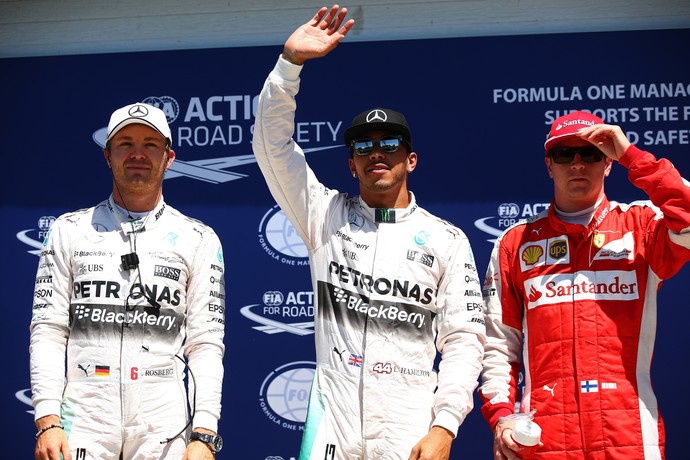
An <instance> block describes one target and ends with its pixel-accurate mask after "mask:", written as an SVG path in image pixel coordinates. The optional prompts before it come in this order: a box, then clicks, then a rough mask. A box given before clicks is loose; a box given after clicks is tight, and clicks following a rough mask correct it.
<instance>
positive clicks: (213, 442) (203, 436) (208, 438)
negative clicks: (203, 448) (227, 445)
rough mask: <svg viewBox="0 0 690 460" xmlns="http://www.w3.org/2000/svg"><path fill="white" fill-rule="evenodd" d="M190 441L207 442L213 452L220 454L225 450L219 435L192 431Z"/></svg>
mask: <svg viewBox="0 0 690 460" xmlns="http://www.w3.org/2000/svg"><path fill="white" fill-rule="evenodd" d="M189 440H190V441H201V442H205V443H206V444H208V445H209V447H211V450H213V452H220V450H221V449H222V448H223V438H221V437H220V435H219V434H208V433H200V432H198V431H192V434H191V436H189Z"/></svg>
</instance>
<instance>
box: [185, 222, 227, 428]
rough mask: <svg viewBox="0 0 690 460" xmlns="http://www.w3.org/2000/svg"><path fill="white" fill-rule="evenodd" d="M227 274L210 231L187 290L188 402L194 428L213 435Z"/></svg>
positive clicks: (217, 414) (220, 382) (217, 415)
mask: <svg viewBox="0 0 690 460" xmlns="http://www.w3.org/2000/svg"><path fill="white" fill-rule="evenodd" d="M224 271H225V265H224V260H223V251H222V247H221V243H220V240H219V239H218V236H217V235H216V234H215V232H213V231H212V230H211V229H210V228H208V227H207V228H206V231H204V232H203V237H202V239H201V244H200V245H199V247H198V248H197V250H196V255H195V258H194V262H193V267H192V275H191V277H190V280H189V285H188V286H187V302H188V303H187V318H186V328H187V331H186V332H187V338H186V342H185V355H186V356H187V360H188V365H189V369H190V371H191V373H192V375H193V378H189V381H190V385H189V393H190V395H189V400H190V404H194V403H196V404H195V405H194V409H195V410H194V420H193V425H192V427H193V428H197V427H201V428H206V429H209V430H213V431H218V420H219V419H220V410H221V394H222V390H223V355H224V352H225V346H224V344H223V338H224V335H225V305H226V298H225V277H224Z"/></svg>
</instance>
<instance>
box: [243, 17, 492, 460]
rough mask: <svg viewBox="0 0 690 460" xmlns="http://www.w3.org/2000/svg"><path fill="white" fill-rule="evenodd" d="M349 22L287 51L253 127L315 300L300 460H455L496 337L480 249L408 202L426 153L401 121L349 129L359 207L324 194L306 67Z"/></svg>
mask: <svg viewBox="0 0 690 460" xmlns="http://www.w3.org/2000/svg"><path fill="white" fill-rule="evenodd" d="M346 13H347V10H346V9H344V8H343V9H342V10H340V12H338V7H337V6H333V7H331V8H330V9H328V8H322V9H321V10H319V12H318V13H317V14H316V15H315V16H314V18H313V19H312V21H310V22H308V23H306V24H304V25H303V26H301V27H300V28H299V29H297V30H296V31H295V33H293V34H292V36H291V37H290V38H289V39H288V40H287V42H286V44H285V47H284V50H283V54H282V56H281V57H280V58H279V60H278V63H277V64H276V66H275V68H274V69H273V71H272V72H271V73H270V75H269V76H268V79H267V80H266V83H265V85H264V87H263V90H262V92H261V95H260V98H259V104H258V110H257V115H256V125H255V130H254V140H253V148H254V153H255V156H256V158H257V162H258V164H259V166H260V168H261V171H262V173H263V174H264V177H265V179H266V182H267V184H268V186H269V188H270V191H271V193H272V194H273V197H274V198H275V200H276V201H277V202H278V204H279V205H280V206H281V208H282V210H283V211H284V212H285V214H286V215H287V216H288V218H289V219H290V221H291V223H292V224H293V225H294V227H295V228H296V229H297V231H298V232H299V233H300V235H301V237H302V239H303V240H304V242H305V244H306V246H307V248H308V250H309V257H310V265H311V274H312V282H313V286H314V290H315V298H316V301H315V318H314V320H315V334H316V337H315V340H316V360H317V369H316V374H315V376H314V381H313V384H312V390H311V396H310V401H309V410H308V415H307V420H306V425H305V432H304V435H303V440H302V448H301V451H300V457H299V458H300V459H301V460H309V459H319V460H322V459H331V460H332V459H366V460H376V459H401V460H403V459H404V460H407V459H419V458H424V459H447V458H448V456H449V454H450V448H451V443H452V441H453V439H454V437H455V436H456V434H457V431H458V427H459V425H460V424H461V423H462V422H463V420H464V418H465V416H466V415H467V414H468V412H469V411H470V410H471V409H472V406H473V396H472V395H473V391H474V389H475V388H476V385H477V378H478V375H479V372H480V368H481V359H482V353H483V343H484V339H485V329H484V320H483V314H482V300H481V292H480V291H481V288H480V283H479V280H478V277H477V272H476V268H475V262H474V259H473V255H472V251H471V248H470V244H469V241H468V239H467V237H466V236H465V235H464V233H463V232H462V231H461V230H460V229H458V228H457V227H455V226H453V225H451V224H449V223H448V222H446V221H444V220H441V219H439V218H437V217H435V216H433V215H431V214H430V213H429V212H427V211H425V210H424V209H422V208H421V207H419V206H418V205H417V203H416V201H415V197H414V195H413V194H412V193H411V192H409V191H408V189H407V176H408V174H409V173H411V172H412V171H413V170H414V168H415V166H416V164H417V154H416V153H415V152H413V151H412V148H411V135H410V130H409V127H408V126H407V122H406V121H405V117H404V116H403V115H402V114H400V113H398V112H395V111H393V110H390V109H384V108H377V109H372V110H370V111H366V112H363V113H362V114H360V115H358V116H356V117H355V118H354V120H353V124H352V126H351V127H350V128H348V129H347V130H346V132H345V143H346V145H347V146H348V148H349V150H350V160H349V166H350V171H351V173H352V175H353V177H355V178H357V180H358V181H359V188H360V195H359V196H356V197H348V196H347V194H344V193H338V192H337V191H335V190H330V189H328V188H326V187H325V186H324V185H323V184H321V183H320V182H319V181H318V180H317V178H316V177H315V175H314V173H313V171H312V170H311V169H310V168H309V167H308V166H307V163H306V160H305V156H304V152H303V151H302V149H301V148H300V147H299V146H298V145H297V144H296V143H295V142H294V141H293V140H292V135H293V132H294V114H295V110H296V103H295V96H296V94H297V92H298V87H299V74H300V71H301V70H302V64H303V63H304V62H305V61H306V60H307V59H311V58H316V57H322V56H324V55H326V54H328V52H330V51H331V50H332V49H333V48H335V46H336V45H337V44H338V42H339V41H340V40H342V38H344V36H345V34H346V33H347V32H348V31H349V30H350V28H351V27H352V24H353V23H354V21H353V20H349V21H347V22H344V19H345V16H346ZM437 349H438V351H439V352H440V353H441V360H440V370H439V372H438V373H437V372H436V371H435V370H434V360H435V358H436V356H437Z"/></svg>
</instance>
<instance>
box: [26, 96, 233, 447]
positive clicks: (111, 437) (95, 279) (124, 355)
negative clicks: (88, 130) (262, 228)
mask: <svg viewBox="0 0 690 460" xmlns="http://www.w3.org/2000/svg"><path fill="white" fill-rule="evenodd" d="M171 142H172V138H171V135H170V129H169V127H168V124H167V121H166V118H165V115H164V114H163V112H162V111H161V110H160V109H157V108H155V107H152V106H149V105H146V104H141V103H137V104H132V105H128V106H126V107H123V108H121V109H118V110H117V111H115V112H114V113H113V114H112V117H111V121H110V124H109V127H108V135H107V144H106V147H105V150H104V155H105V158H106V161H107V163H108V166H109V167H110V168H111V170H112V174H113V193H112V195H111V196H110V197H109V199H107V200H105V201H103V202H102V203H100V204H98V205H97V206H95V207H92V208H89V209H83V210H79V211H75V212H70V213H67V214H64V215H62V216H60V217H59V218H58V219H56V221H55V222H54V223H53V225H52V227H51V229H50V231H49V234H48V236H47V237H46V239H45V241H44V243H43V246H44V247H43V250H42V251H41V255H40V261H39V266H38V272H37V276H36V285H35V291H34V301H33V314H32V319H31V328H30V330H31V338H30V354H31V358H30V359H31V388H32V393H33V397H32V400H33V406H34V408H35V420H36V427H37V428H38V433H37V435H36V455H35V456H36V459H41V460H48V459H50V460H53V459H55V460H57V459H60V458H61V455H62V457H64V459H65V460H68V459H100V460H104V459H112V460H118V459H120V460H127V459H132V460H133V459H141V460H143V459H147V460H150V459H154V458H155V459H163V458H165V459H182V458H184V459H186V460H192V459H211V458H213V453H214V451H215V450H218V449H219V448H220V446H221V445H222V440H221V439H220V437H217V436H215V434H216V431H217V428H218V419H219V418H220V405H221V390H222V380H223V363H222V358H223V353H224V345H223V336H224V297H225V289H224V277H223V274H224V261H223V252H222V248H221V244H220V241H219V239H218V237H217V235H216V234H215V233H214V231H213V230H212V229H211V228H210V227H208V226H206V225H204V224H203V223H201V222H199V221H197V220H194V219H191V218H189V217H186V216H184V215H183V214H181V213H180V212H179V211H177V210H175V209H173V208H172V207H171V206H169V205H167V204H166V203H165V202H164V200H163V196H162V181H163V174H164V172H165V170H166V169H167V168H168V167H169V165H170V164H171V163H172V161H173V160H174V158H175V152H174V151H173V150H171V149H170V145H171ZM183 355H184V356H183ZM65 357H66V358H67V360H66V363H65ZM185 357H186V360H187V363H185V361H184V359H185ZM187 366H188V370H189V372H188V375H187V377H188V378H189V383H190V385H189V389H188V391H187V390H186V389H185V384H184V378H185V374H186V372H185V370H186V367H187ZM187 393H188V394H189V404H190V406H191V409H192V416H193V420H188V419H189V415H188V409H187V408H188V395H187ZM189 424H191V426H192V429H193V433H198V434H197V435H196V436H197V438H198V439H199V440H200V441H203V442H189V444H188V445H187V442H186V437H187V435H189ZM194 436H195V435H194V434H192V439H194ZM199 436H200V438H199Z"/></svg>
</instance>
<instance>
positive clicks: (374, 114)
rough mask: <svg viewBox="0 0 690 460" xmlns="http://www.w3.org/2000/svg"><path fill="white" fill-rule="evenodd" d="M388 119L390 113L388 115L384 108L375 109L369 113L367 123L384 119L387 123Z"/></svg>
mask: <svg viewBox="0 0 690 460" xmlns="http://www.w3.org/2000/svg"><path fill="white" fill-rule="evenodd" d="M387 119H388V115H386V112H384V111H383V110H379V109H374V110H372V111H371V112H369V113H368V114H367V123H371V122H374V121H382V122H384V123H385V122H386V120H387Z"/></svg>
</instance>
